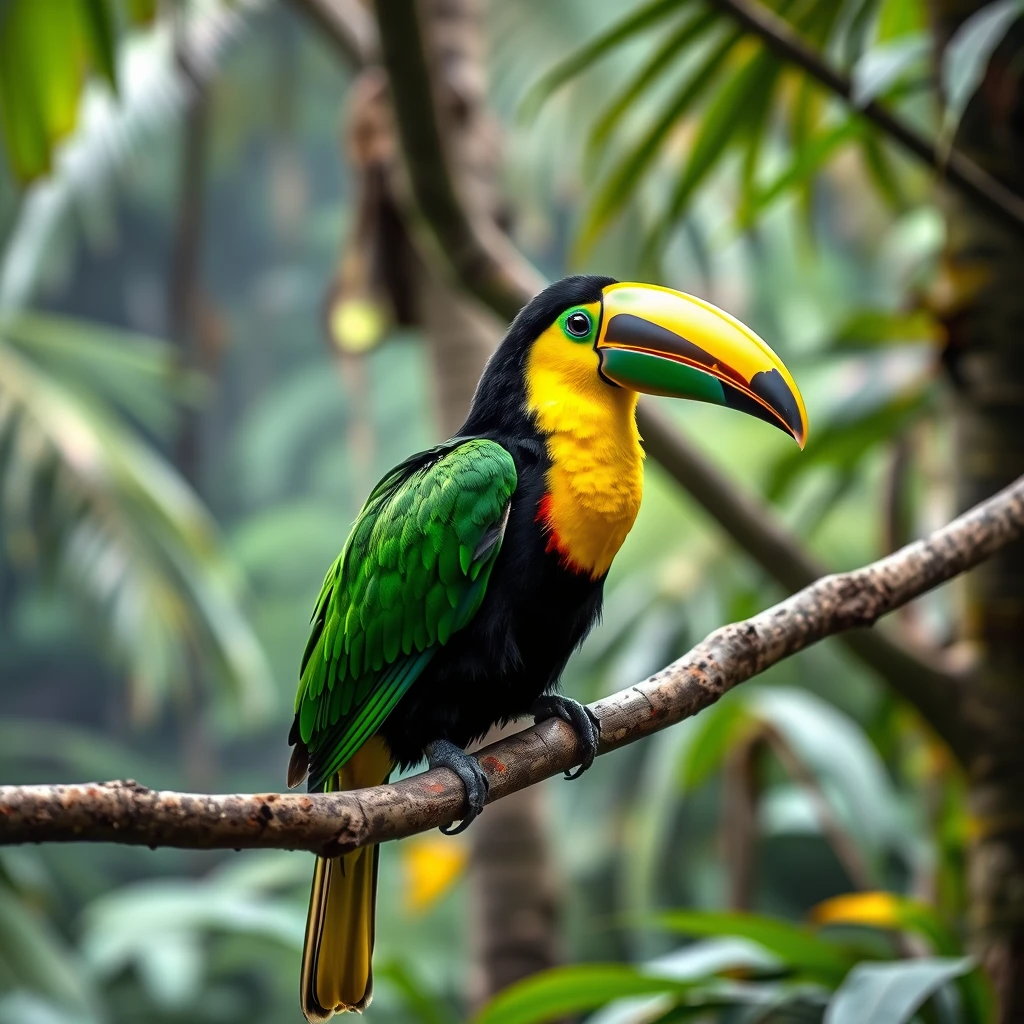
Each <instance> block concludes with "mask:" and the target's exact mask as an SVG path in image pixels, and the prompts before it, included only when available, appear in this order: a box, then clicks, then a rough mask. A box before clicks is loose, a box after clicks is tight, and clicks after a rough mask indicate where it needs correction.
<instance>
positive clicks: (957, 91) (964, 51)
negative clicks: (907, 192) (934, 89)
mask: <svg viewBox="0 0 1024 1024" xmlns="http://www.w3.org/2000/svg"><path fill="white" fill-rule="evenodd" d="M1022 14H1024V0H996V2H995V3H990V4H986V5H985V6H983V7H981V8H980V9H978V10H977V11H975V12H974V13H973V14H972V15H971V16H970V17H969V18H967V19H966V20H965V21H964V22H963V24H961V26H960V27H959V28H958V29H957V30H956V33H955V34H954V35H953V38H952V39H950V41H949V43H948V44H947V45H946V48H945V50H944V51H943V53H942V92H943V95H944V97H945V100H946V109H945V111H944V114H943V120H942V136H943V139H944V140H945V142H946V144H947V145H951V144H952V140H953V136H954V135H955V134H956V130H957V127H958V126H959V124H960V118H961V117H963V113H964V111H965V110H966V109H967V104H968V103H969V102H970V99H971V97H972V96H973V95H974V93H975V92H976V91H977V89H978V86H979V85H981V81H982V79H983V78H984V77H985V69H986V68H987V67H988V62H989V60H990V59H991V57H992V54H993V53H994V52H995V49H996V47H997V46H998V45H999V44H1000V43H1001V42H1002V41H1003V39H1004V38H1005V36H1006V33H1007V32H1008V31H1009V29H1010V26H1011V25H1013V23H1014V22H1015V21H1016V20H1017V19H1018V18H1019V17H1020V16H1021V15H1022Z"/></svg>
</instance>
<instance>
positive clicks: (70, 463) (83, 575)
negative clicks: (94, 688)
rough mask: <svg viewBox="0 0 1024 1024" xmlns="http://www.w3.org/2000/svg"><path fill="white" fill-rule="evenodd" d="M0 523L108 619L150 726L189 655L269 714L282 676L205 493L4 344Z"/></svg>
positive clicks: (14, 546)
mask: <svg viewBox="0 0 1024 1024" xmlns="http://www.w3.org/2000/svg"><path fill="white" fill-rule="evenodd" d="M0 517H2V521H3V523H4V534H5V540H6V542H7V546H8V550H9V551H10V553H11V555H12V557H14V558H15V559H20V560H21V561H22V562H23V563H25V562H32V561H38V560H43V562H44V564H49V565H50V566H51V567H52V568H54V569H56V570H57V571H58V573H59V574H60V575H61V578H62V579H63V580H64V581H66V582H69V583H71V584H73V585H74V586H76V587H78V588H80V593H81V595H82V596H83V597H84V598H85V599H86V600H87V602H88V604H89V606H90V607H92V608H93V609H94V610H95V611H96V612H97V613H98V615H99V616H100V618H101V621H103V622H104V624H105V625H106V626H107V628H108V631H109V635H110V637H111V639H112V640H113V642H114V645H115V648H116V649H117V650H118V652H119V653H120V654H121V655H122V657H124V658H125V659H126V660H127V661H128V662H129V663H130V665H131V668H132V681H133V691H132V695H133V698H134V700H135V710H136V713H137V714H138V715H139V716H141V717H145V716H146V715H148V714H152V712H153V711H154V709H155V707H156V705H157V703H158V702H159V700H160V699H162V698H163V697H165V696H166V694H167V692H168V691H169V690H171V689H173V688H174V687H181V686H182V684H183V681H184V680H185V679H187V678H188V674H187V673H186V672H185V663H186V659H187V658H188V657H189V652H190V651H191V652H195V653H197V654H199V655H200V656H202V657H204V658H205V659H207V661H208V665H209V668H210V672H209V675H210V677H211V679H212V680H213V681H214V682H223V683H224V684H225V685H226V692H227V693H228V694H229V695H231V696H232V697H233V698H234V699H235V700H236V701H237V704H238V707H239V709H240V710H241V712H242V714H243V716H244V717H246V718H249V719H250V720H251V719H252V717H258V716H260V715H262V714H264V713H266V711H267V710H268V708H269V706H270V704H271V701H272V694H273V689H272V686H271V682H270V670H269V667H268V665H267V663H266V659H265V657H264V654H263V651H262V648H261V647H260V645H259V642H258V640H257V639H256V637H255V635H254V633H253V632H252V629H251V627H250V626H249V624H248V622H247V621H246V619H245V616H244V614H243V613H242V610H241V608H240V606H239V604H238V600H237V586H236V579H235V576H234V572H233V570H232V568H231V567H230V566H229V564H228V563H227V562H226V561H225V560H224V557H223V555H222V554H221V552H220V550H219V547H218V538H217V531H216V528H215V525H214V523H213V521H212V520H211V519H210V517H209V514H208V513H207V512H206V510H205V509H204V508H203V506H202V505H201V503H200V502H199V500H198V499H197V497H196V496H195V494H194V493H193V492H192V490H191V489H190V488H189V487H188V485H187V484H186V482H185V481H184V480H182V479H181V478H180V477H179V476H178V474H177V473H176V472H175V471H174V469H173V468H172V467H171V466H170V465H169V464H168V463H166V462H165V461H164V460H163V459H162V458H161V457H160V456H158V455H157V454H156V453H155V452H154V451H152V450H151V449H149V448H148V447H146V446H145V445H144V444H143V443H142V442H141V441H139V440H138V439H137V438H136V437H135V436H134V435H133V434H132V432H131V431H130V430H129V429H127V428H126V427H125V426H124V425H123V424H122V423H120V422H119V420H118V419H117V418H116V417H115V416H112V415H110V414H109V412H108V411H107V410H105V409H103V407H102V406H101V405H99V404H97V403H95V402H92V401H90V400H88V399H87V398H85V397H84V396H81V395H77V394H75V393H74V392H72V391H71V390H70V389H68V388H66V387H65V386H63V385H62V384H61V383H59V381H57V380H56V379H55V378H53V377H51V376H48V375H47V374H45V373H43V372H42V371H41V370H39V369H37V368H36V367H34V366H33V365H32V364H31V363H30V362H29V361H28V360H26V359H24V358H23V357H22V356H21V355H20V354H18V353H17V352H15V351H14V349H13V348H12V347H10V346H9V345H7V344H5V343H4V342H3V341H2V339H0ZM204 675H205V673H204Z"/></svg>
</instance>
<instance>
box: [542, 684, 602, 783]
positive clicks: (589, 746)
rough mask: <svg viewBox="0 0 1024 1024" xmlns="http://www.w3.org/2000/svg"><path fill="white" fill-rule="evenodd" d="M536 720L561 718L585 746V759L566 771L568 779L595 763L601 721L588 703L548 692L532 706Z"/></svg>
mask: <svg viewBox="0 0 1024 1024" xmlns="http://www.w3.org/2000/svg"><path fill="white" fill-rule="evenodd" d="M530 714H532V715H533V720H534V721H535V722H543V721H544V720H545V719H546V718H560V719H561V720H562V721H563V722H565V724H566V725H569V726H571V727H572V730H573V732H575V733H576V737H577V738H578V739H579V741H580V745H581V746H582V747H583V760H582V761H581V762H580V766H579V768H577V769H576V770H575V771H573V772H566V773H565V777H566V778H567V779H578V778H579V777H580V776H581V775H582V774H583V773H584V772H585V771H586V770H587V769H588V768H589V767H590V766H591V765H592V764H593V763H594V758H595V757H596V756H597V745H598V743H599V742H600V741H601V723H600V722H599V721H598V718H597V715H595V714H594V712H593V711H591V710H590V708H588V707H587V706H586V705H584V704H581V703H580V702H579V701H578V700H573V699H572V698H571V697H563V696H562V695H561V694H560V693H546V694H544V696H542V697H538V698H537V699H536V700H535V701H534V702H533V707H531V708H530Z"/></svg>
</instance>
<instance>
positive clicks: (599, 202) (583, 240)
mask: <svg viewBox="0 0 1024 1024" xmlns="http://www.w3.org/2000/svg"><path fill="white" fill-rule="evenodd" d="M741 38H742V33H741V32H739V31H738V30H734V31H732V32H730V33H729V34H728V35H726V36H725V37H724V38H723V39H722V40H721V41H720V42H719V43H718V45H717V46H715V47H713V48H712V50H711V52H710V53H709V54H708V55H707V57H705V58H704V60H703V61H702V62H701V64H700V66H699V67H698V68H697V69H696V70H695V71H694V72H693V73H692V74H691V75H690V76H689V78H688V80H687V81H686V82H685V83H683V85H682V86H681V87H680V89H679V91H678V92H676V93H675V94H674V95H673V96H672V97H671V99H670V100H669V101H668V103H667V104H666V106H665V107H664V109H663V110H662V112H661V114H660V115H659V116H658V118H657V120H656V121H655V122H654V124H652V125H651V127H650V128H649V129H648V131H647V132H646V133H645V135H644V136H643V137H642V138H641V139H640V141H639V142H638V143H637V144H636V146H634V147H632V148H631V149H629V150H628V151H627V153H626V154H625V155H624V156H623V158H622V160H620V161H619V163H618V164H616V166H615V167H614V168H613V169H612V170H611V171H610V172H609V173H608V174H607V175H606V177H605V180H604V182H603V184H601V185H599V186H598V188H597V191H596V194H595V196H594V198H593V200H592V202H591V204H590V206H589V208H588V210H587V214H586V217H585V219H584V221H583V224H582V226H581V227H580V231H579V240H578V241H577V243H576V251H577V253H583V252H585V251H586V250H587V249H588V248H589V247H590V246H591V245H592V244H593V243H594V241H595V239H596V238H597V236H598V235H599V234H600V233H601V231H603V230H604V228H605V227H607V225H608V223H609V221H611V219H612V218H613V217H614V216H616V214H618V213H620V212H621V211H622V210H623V208H624V207H625V205H626V204H627V203H628V202H629V200H630V198H631V196H632V194H633V192H634V190H635V189H636V186H637V183H638V182H639V180H640V178H641V177H642V176H643V174H644V172H645V171H646V170H647V169H648V167H649V166H650V165H651V163H652V162H653V161H654V160H655V159H656V158H657V156H658V154H659V152H660V150H661V145H662V142H663V141H664V140H665V138H666V137H667V136H668V134H669V132H670V131H671V130H672V129H673V128H674V127H675V126H676V124H677V122H678V121H679V119H680V118H681V117H682V116H683V115H684V114H685V113H686V111H687V110H689V108H690V107H691V106H692V105H693V103H694V102H695V101H696V100H697V99H698V98H699V96H700V95H701V93H703V92H704V90H705V89H706V88H708V86H710V85H711V84H712V83H713V82H714V77H715V73H716V71H717V70H718V68H719V67H720V66H721V65H722V63H723V61H724V60H725V59H726V57H727V56H728V55H729V53H730V52H731V50H732V48H733V47H734V46H735V45H736V44H737V43H738V42H739V40H740V39H741Z"/></svg>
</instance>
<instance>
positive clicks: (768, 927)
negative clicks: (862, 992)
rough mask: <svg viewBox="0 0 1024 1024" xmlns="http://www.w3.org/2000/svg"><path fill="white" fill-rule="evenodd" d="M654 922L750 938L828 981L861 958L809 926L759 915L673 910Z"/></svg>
mask: <svg viewBox="0 0 1024 1024" xmlns="http://www.w3.org/2000/svg"><path fill="white" fill-rule="evenodd" d="M654 922H655V923H656V924H658V925H659V926H661V927H662V928H666V929H668V930H669V931H673V932H681V933H682V934H684V935H700V936H712V935H731V936H739V937H742V938H745V939H750V940H751V941H753V942H756V943H758V944H759V945H761V946H763V947H764V948H765V949H766V950H768V952H770V953H774V954H775V955H776V956H777V957H778V958H779V959H780V960H781V961H782V962H783V963H784V964H786V965H787V966H788V967H790V968H793V969H795V970H799V971H800V972H801V973H802V974H805V975H807V976H808V977H810V978H814V979H816V980H820V981H823V982H825V983H835V982H838V980H839V979H840V978H842V977H843V976H844V975H845V974H846V972H847V971H848V970H849V969H850V967H851V966H852V965H853V964H854V963H856V961H857V959H859V956H858V954H857V953H856V952H855V951H854V950H852V949H849V948H847V947H844V946H842V945H840V944H839V943H836V942H832V941H830V940H829V939H826V938H823V937H820V936H818V935H816V934H815V933H814V932H812V931H810V930H808V929H807V928H803V927H801V926H800V925H796V924H791V923H789V922H788V921H782V920H778V919H776V918H772V917H762V916H760V915H758V914H744V913H733V912H727V911H722V912H716V911H700V910H673V911H669V912H668V913H665V914H658V915H657V916H656V917H655V918H654Z"/></svg>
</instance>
